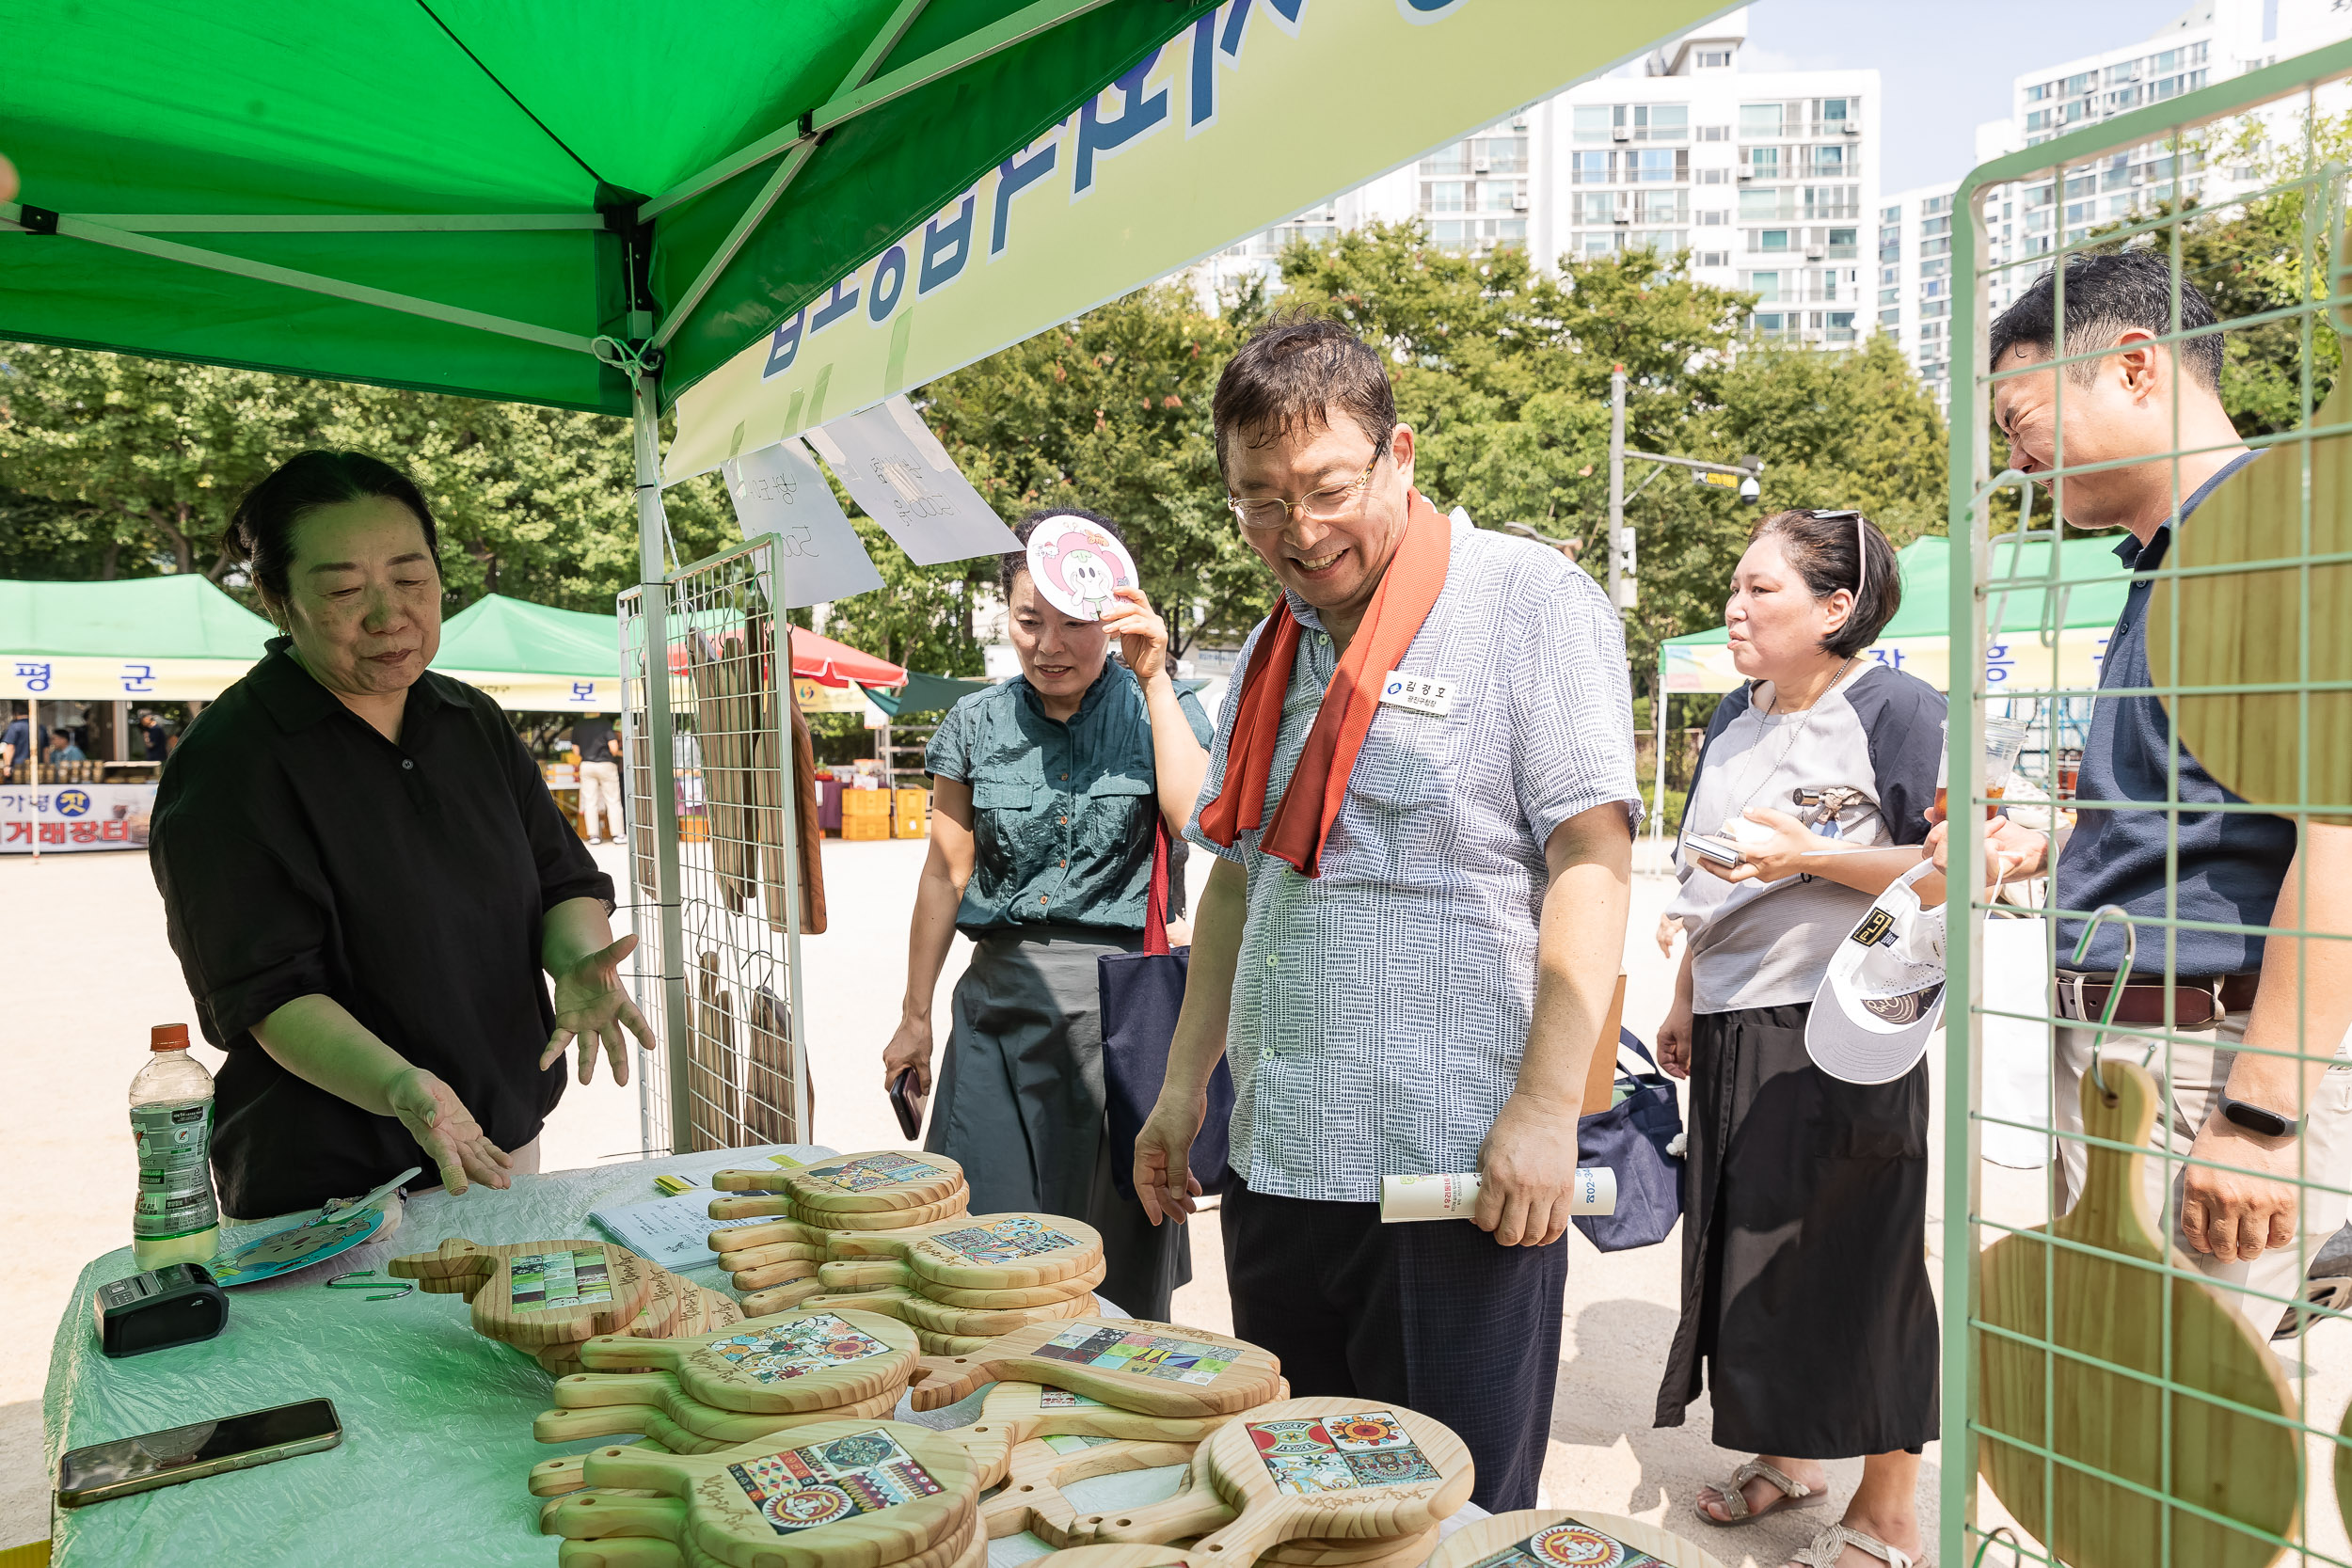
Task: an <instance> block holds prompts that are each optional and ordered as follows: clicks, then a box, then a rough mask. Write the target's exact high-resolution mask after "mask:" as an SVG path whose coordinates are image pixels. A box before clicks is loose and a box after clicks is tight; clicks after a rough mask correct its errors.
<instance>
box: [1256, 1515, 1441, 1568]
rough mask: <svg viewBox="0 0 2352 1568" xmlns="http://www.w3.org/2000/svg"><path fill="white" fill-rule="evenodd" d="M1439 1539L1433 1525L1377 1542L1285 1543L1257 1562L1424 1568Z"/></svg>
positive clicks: (1309, 1567) (1299, 1567) (1320, 1567)
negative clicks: (1411, 1533)
mask: <svg viewBox="0 0 2352 1568" xmlns="http://www.w3.org/2000/svg"><path fill="white" fill-rule="evenodd" d="M1437 1545H1438V1527H1437V1526H1435V1525H1432V1526H1430V1527H1429V1528H1427V1529H1425V1530H1422V1531H1421V1532H1420V1533H1419V1534H1417V1535H1397V1536H1385V1537H1382V1538H1381V1539H1379V1540H1375V1541H1346V1542H1324V1541H1315V1540H1298V1541H1285V1542H1283V1543H1282V1544H1280V1545H1279V1546H1275V1547H1272V1548H1270V1549H1269V1550H1268V1551H1267V1552H1266V1554H1265V1555H1264V1556H1263V1557H1262V1558H1260V1559H1259V1561H1260V1562H1262V1563H1288V1564H1291V1565H1293V1568H1421V1565H1422V1563H1423V1562H1426V1561H1427V1560H1429V1554H1430V1553H1431V1552H1432V1551H1434V1550H1436V1549H1437Z"/></svg>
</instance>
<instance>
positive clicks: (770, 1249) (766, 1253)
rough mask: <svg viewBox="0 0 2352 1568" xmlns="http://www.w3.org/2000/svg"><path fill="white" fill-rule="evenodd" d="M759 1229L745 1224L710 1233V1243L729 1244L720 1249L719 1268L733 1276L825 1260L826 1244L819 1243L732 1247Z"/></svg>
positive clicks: (776, 1243)
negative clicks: (746, 1233) (768, 1268)
mask: <svg viewBox="0 0 2352 1568" xmlns="http://www.w3.org/2000/svg"><path fill="white" fill-rule="evenodd" d="M760 1228H762V1227H758V1226H753V1225H746V1226H742V1227H737V1228H734V1229H727V1230H714V1231H712V1232H711V1233H710V1240H712V1241H714V1242H716V1241H724V1242H727V1243H729V1244H728V1245H727V1246H725V1247H723V1248H721V1249H720V1252H719V1266H720V1267H721V1268H723V1269H724V1270H726V1271H727V1273H729V1274H736V1273H739V1272H740V1271H741V1270H744V1269H759V1268H765V1267H767V1266H768V1265H769V1264H771V1263H822V1262H823V1261H824V1260H825V1243H822V1242H769V1243H765V1244H760V1243H745V1244H743V1245H735V1244H733V1243H735V1242H736V1241H737V1240H738V1239H739V1238H740V1237H741V1236H742V1234H743V1232H744V1231H746V1230H757V1229H760Z"/></svg>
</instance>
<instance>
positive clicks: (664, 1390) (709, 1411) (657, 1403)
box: [531, 1372, 898, 1453]
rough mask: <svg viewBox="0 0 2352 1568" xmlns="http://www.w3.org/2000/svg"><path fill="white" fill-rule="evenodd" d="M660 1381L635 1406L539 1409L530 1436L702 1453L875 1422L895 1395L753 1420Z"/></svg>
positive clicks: (615, 1403) (894, 1404) (644, 1389)
mask: <svg viewBox="0 0 2352 1568" xmlns="http://www.w3.org/2000/svg"><path fill="white" fill-rule="evenodd" d="M586 1375H588V1376H592V1377H593V1376H608V1377H618V1378H628V1379H630V1380H632V1381H634V1380H636V1379H640V1378H644V1379H653V1378H662V1376H663V1374H661V1373H660V1372H635V1373H628V1372H611V1373H589V1374H586ZM664 1383H665V1384H666V1387H665V1386H659V1385H651V1384H648V1385H645V1386H640V1387H639V1388H638V1389H637V1390H636V1392H637V1393H638V1395H639V1401H638V1402H624V1401H621V1400H618V1399H613V1400H607V1401H603V1402H597V1403H594V1404H575V1405H560V1406H558V1407H557V1408H555V1409H553V1410H543V1411H541V1412H540V1413H539V1414H538V1415H537V1416H536V1417H534V1418H532V1423H531V1435H532V1438H533V1439H534V1440H536V1441H538V1442H541V1443H578V1442H581V1441H583V1440H585V1439H589V1438H596V1437H617V1436H621V1435H623V1434H627V1435H629V1436H646V1437H651V1438H653V1439H654V1441H655V1442H657V1443H659V1444H660V1446H661V1447H662V1448H663V1449H667V1450H669V1451H670V1452H672V1453H707V1452H710V1451H712V1450H714V1449H724V1448H732V1447H734V1446H735V1445H737V1444H739V1443H751V1442H756V1441H757V1440H759V1439H760V1438H763V1437H768V1436H771V1435H773V1434H774V1433H779V1432H788V1431H790V1430H792V1429H793V1428H795V1427H805V1426H816V1425H818V1423H820V1422H825V1421H850V1420H861V1419H879V1418H882V1417H886V1416H888V1415H889V1414H890V1413H891V1412H892V1411H893V1410H895V1409H897V1408H898V1392H897V1390H895V1389H894V1390H892V1391H891V1392H889V1393H886V1394H881V1395H877V1396H876V1397H875V1398H873V1399H870V1400H860V1401H858V1402H855V1403H852V1404H846V1405H830V1406H827V1407H826V1408H825V1409H822V1410H804V1411H799V1412H795V1413H789V1414H783V1415H757V1416H755V1415H747V1414H745V1413H744V1412H741V1411H737V1410H720V1409H716V1408H714V1407H712V1406H710V1405H707V1404H703V1403H701V1402H697V1401H695V1400H692V1399H689V1398H688V1397H687V1396H686V1395H684V1394H682V1393H680V1392H679V1391H678V1386H677V1385H676V1383H675V1382H674V1381H669V1380H667V1379H664ZM608 1391H617V1390H608Z"/></svg>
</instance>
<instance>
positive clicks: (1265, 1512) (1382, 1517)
mask: <svg viewBox="0 0 2352 1568" xmlns="http://www.w3.org/2000/svg"><path fill="white" fill-rule="evenodd" d="M1475 1481H1476V1475H1475V1470H1474V1467H1473V1465H1471V1463H1470V1449H1469V1448H1468V1447H1467V1446H1466V1445H1465V1444H1464V1443H1463V1442H1462V1440H1461V1439H1460V1438H1459V1437H1457V1436H1455V1435H1454V1433H1453V1431H1452V1430H1451V1429H1450V1428H1448V1427H1446V1426H1445V1425H1444V1424H1442V1423H1441V1422H1438V1421H1437V1420H1434V1419H1432V1418H1429V1417H1427V1416H1423V1415H1422V1414H1420V1413H1419V1412H1417V1411H1412V1410H1404V1409H1399V1408H1396V1407H1394V1406H1382V1405H1375V1404H1372V1403H1370V1402H1366V1401H1363V1400H1360V1399H1354V1398H1348V1399H1331V1398H1323V1399H1304V1400H1283V1401H1280V1402H1277V1403H1275V1404H1272V1405H1269V1406H1268V1407H1267V1408H1265V1409H1263V1410H1256V1411H1252V1412H1250V1413H1249V1415H1248V1417H1246V1418H1243V1419H1241V1420H1237V1421H1228V1422H1227V1423H1226V1424H1225V1425H1224V1426H1222V1427H1219V1428H1218V1429H1217V1431H1216V1433H1215V1434H1214V1435H1212V1436H1211V1437H1210V1438H1209V1440H1208V1441H1207V1442H1205V1443H1203V1444H1201V1445H1200V1449H1199V1450H1198V1452H1196V1453H1195V1454H1194V1456H1193V1470H1192V1482H1191V1484H1190V1485H1189V1486H1187V1488H1186V1489H1185V1490H1184V1491H1183V1492H1180V1493H1178V1494H1177V1495H1176V1497H1171V1498H1169V1499H1168V1501H1167V1502H1165V1503H1156V1504H1152V1505H1149V1506H1148V1507H1146V1508H1138V1509H1134V1510H1131V1511H1128V1512H1127V1513H1121V1514H1115V1515H1104V1514H1092V1515H1089V1516H1087V1517H1085V1518H1082V1519H1079V1520H1078V1521H1076V1522H1075V1524H1074V1525H1073V1537H1074V1538H1077V1539H1082V1540H1083V1539H1088V1538H1092V1539H1097V1540H1122V1539H1123V1540H1130V1541H1133V1540H1148V1539H1157V1540H1160V1541H1162V1542H1167V1541H1172V1540H1178V1539H1181V1538H1182V1537H1184V1536H1187V1535H1200V1540H1198V1541H1196V1542H1195V1543H1194V1544H1193V1546H1192V1549H1191V1551H1190V1552H1189V1553H1188V1554H1187V1555H1188V1556H1189V1557H1190V1558H1191V1560H1193V1562H1194V1563H1196V1564H1206V1563H1213V1562H1223V1561H1237V1562H1244V1563H1247V1562H1254V1561H1256V1560H1257V1559H1258V1558H1259V1557H1260V1556H1262V1555H1263V1554H1264V1553H1265V1552H1266V1551H1267V1550H1268V1549H1269V1548H1271V1547H1273V1546H1276V1545H1278V1544H1281V1543H1283V1542H1286V1541H1295V1540H1299V1539H1302V1538H1309V1537H1311V1538H1315V1539H1317V1540H1324V1541H1333V1542H1349V1541H1362V1542H1370V1541H1378V1540H1382V1539H1386V1538H1391V1537H1397V1536H1411V1535H1419V1534H1421V1533H1422V1531H1424V1530H1430V1529H1434V1528H1437V1526H1438V1524H1439V1523H1440V1522H1441V1521H1443V1520H1444V1519H1445V1518H1446V1517H1447V1516H1448V1515H1449V1514H1451V1513H1454V1511H1455V1510H1456V1509H1458V1508H1460V1507H1461V1506H1462V1504H1463V1503H1465V1502H1467V1501H1469V1500H1470V1488H1471V1486H1472V1485H1473V1484H1474V1483H1475ZM1202 1531H1206V1532H1207V1533H1205V1534H1202V1533H1201V1532H1202ZM1146 1532H1148V1533H1146Z"/></svg>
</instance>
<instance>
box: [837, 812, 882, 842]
mask: <svg viewBox="0 0 2352 1568" xmlns="http://www.w3.org/2000/svg"><path fill="white" fill-rule="evenodd" d="M889 836H890V818H889V817H887V816H850V814H848V813H847V812H844V813H843V814H842V816H841V837H842V839H843V840H844V841H845V842H848V843H852V844H874V843H879V842H881V841H882V840H883V839H886V838H888V837H889Z"/></svg>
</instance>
